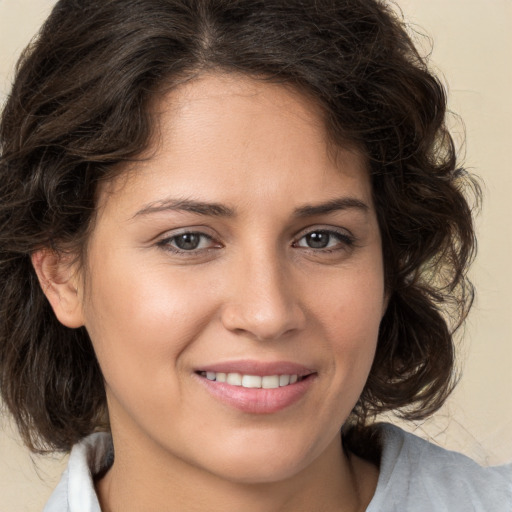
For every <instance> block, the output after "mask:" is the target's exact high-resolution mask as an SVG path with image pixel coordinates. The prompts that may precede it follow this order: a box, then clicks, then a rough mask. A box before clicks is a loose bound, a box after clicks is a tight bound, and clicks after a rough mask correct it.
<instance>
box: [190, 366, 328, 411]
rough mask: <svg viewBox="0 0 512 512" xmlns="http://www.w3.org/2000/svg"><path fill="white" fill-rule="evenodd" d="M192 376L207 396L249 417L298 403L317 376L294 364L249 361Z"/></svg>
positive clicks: (203, 371)
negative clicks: (249, 414)
mask: <svg viewBox="0 0 512 512" xmlns="http://www.w3.org/2000/svg"><path fill="white" fill-rule="evenodd" d="M194 374H195V376H196V378H197V379H198V380H199V382H200V383H201V385H202V386H203V388H204V389H206V391H207V392H208V393H209V394H210V396H212V397H213V398H215V399H216V400H219V401H220V402H221V403H223V404H224V405H228V406H230V407H233V408H235V409H238V410H239V411H242V412H245V413H251V414H270V413H276V412H278V411H281V410H282V409H285V408H287V407H289V406H291V405H292V404H294V403H296V402H299V401H300V400H301V399H302V398H303V397H304V396H306V395H307V394H308V392H309V390H310V389H311V387H312V385H313V383H314V381H315V380H316V377H317V376H318V374H317V372H315V371H312V370H309V369H307V368H305V367H303V366H300V365H296V364H293V363H258V362H252V361H238V362H233V363H224V364H218V365H212V366H209V367H207V368H200V369H198V370H196V371H195V372H194Z"/></svg>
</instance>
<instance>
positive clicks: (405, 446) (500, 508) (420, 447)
mask: <svg viewBox="0 0 512 512" xmlns="http://www.w3.org/2000/svg"><path fill="white" fill-rule="evenodd" d="M378 428H379V430H380V433H381V439H382V457H381V462H380V475H379V481H378V484H377V489H376V492H375V496H374V498H373V500H372V501H371V503H370V505H369V507H368V509H367V512H399V511H407V512H431V511H432V510H435V511H436V512H443V511H450V512H459V511H460V512H471V511H474V512H488V511H491V510H492V511H493V512H510V510H511V509H512V464H511V465H505V466H497V467H482V466H480V465H478V464H477V463H476V462H474V461H473V460H471V459H470V458H469V457H466V456H465V455H462V454H460V453H456V452H452V451H449V450H445V449H443V448H440V447H439V446H436V445H434V444H432V443H429V442H427V441H425V440H423V439H421V438H419V437H417V436H414V435H412V434H409V433H407V432H404V431H403V430H401V429H400V428H398V427H395V426H392V425H387V424H381V425H379V427H378Z"/></svg>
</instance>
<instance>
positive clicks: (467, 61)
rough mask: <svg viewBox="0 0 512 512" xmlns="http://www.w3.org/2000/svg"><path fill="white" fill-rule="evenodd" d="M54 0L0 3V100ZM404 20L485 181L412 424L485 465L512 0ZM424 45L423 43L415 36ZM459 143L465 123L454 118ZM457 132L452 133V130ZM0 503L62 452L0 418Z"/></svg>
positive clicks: (501, 330) (502, 344)
mask: <svg viewBox="0 0 512 512" xmlns="http://www.w3.org/2000/svg"><path fill="white" fill-rule="evenodd" d="M53 3H54V2H53V1H52V0H0V103H2V102H3V100H4V99H5V95H6V94H7V91H8V89H9V83H10V80H11V78H12V72H13V68H14V62H15V60H16V57H17V55H18V54H19V52H20V51H21V49H22V48H23V47H24V45H25V44H26V43H27V42H28V41H29V40H30V38H31V37H32V35H33V34H34V33H35V31H36V30H37V27H38V26H39V25H40V23H41V22H42V21H43V19H44V17H45V15H46V14H47V12H48V10H49V9H50V7H51V6H52V5H53ZM400 5H401V7H402V9H403V12H404V14H405V16H406V18H407V20H408V21H410V22H411V23H413V24H417V25H418V27H421V29H420V30H421V31H422V32H424V33H426V34H428V35H429V36H431V37H432V38H433V39H434V41H435V44H434V50H433V54H432V62H433V63H434V64H435V67H436V69H437V70H438V71H439V72H440V73H441V74H442V75H443V76H444V77H445V82H446V83H447V84H448V89H449V97H450V107H451V109H452V110H453V111H454V112H456V113H458V114H460V115H461V116H462V118H463V120H464V123H465V129H466V138H467V144H466V148H465V150H464V151H465V154H466V160H465V161H466V166H467V167H469V168H470V169H472V170H474V171H475V172H477V173H478V174H479V175H480V176H481V177H482V178H483V181H484V183H485V202H484V209H483V212H482V214H481V215H480V217H479V219H478V230H479V240H480V248H479V255H478V259H477V261H476V264H475V267H474V271H473V279H474V282H475V284H476V285H477V288H478V292H479V294H478V299H477V302H476V306H475V309H474V311H473V313H472V315H471V317H470V320H469V322H468V324H467V327H466V331H465V333H464V340H463V346H462V349H461V350H460V355H461V362H462V363H463V366H464V374H463V378H462V381H461V382H460V385H459V387H458V388H457V390H456V392H455V394H454V395H453V397H452V399H451V400H450V402H449V403H448V404H447V406H446V407H445V409H444V410H443V411H441V412H440V413H439V414H437V415H436V417H435V418H433V419H431V420H428V421H427V422H424V423H423V424H421V425H411V426H409V427H408V428H410V429H412V430H415V431H416V432H418V433H419V434H420V435H424V436H426V437H429V438H431V439H434V441H436V442H438V443H439V444H442V445H443V446H447V447H449V448H453V449H457V450H459V451H463V452H465V453H467V454H469V455H471V456H472V457H474V458H476V459H477V460H478V461H479V462H481V463H484V464H494V463H501V462H505V461H510V460H512V407H511V406H512V378H511V374H510V372H511V366H512V320H511V318H512V295H511V293H510V291H511V290H512V271H511V270H510V264H511V259H512V258H511V257H512V222H511V216H512V206H511V199H512V170H511V169H510V166H511V164H510V163H509V162H510V160H511V156H510V154H511V147H512V101H511V94H512V0H401V1H400ZM423 43H425V40H424V39H423ZM453 126H454V131H455V134H456V136H458V139H459V140H462V132H463V128H462V127H461V125H460V124H458V123H457V122H456V121H454V122H453ZM457 134H458V135H457ZM2 424H3V425H2V426H3V430H2V429H1V428H0V430H2V431H0V482H1V484H0V510H2V511H6V512H7V511H20V512H36V511H39V510H41V509H42V506H43V503H44V502H45V500H46V499H47V497H48V495H49V494H50V492H51V490H52V488H53V486H54V485H55V484H56V482H57V479H58V476H59V475H60V473H61V471H62V469H63V467H64V464H65V459H62V458H60V459H55V460H46V459H40V458H35V459H34V458H31V456H30V455H29V454H28V452H27V451H26V450H25V449H24V448H23V447H22V446H21V445H20V443H19V440H18V439H17V437H16V434H15V432H14V431H13V430H12V428H11V427H10V426H9V424H8V420H7V419H6V418H5V417H4V418H3V422H2Z"/></svg>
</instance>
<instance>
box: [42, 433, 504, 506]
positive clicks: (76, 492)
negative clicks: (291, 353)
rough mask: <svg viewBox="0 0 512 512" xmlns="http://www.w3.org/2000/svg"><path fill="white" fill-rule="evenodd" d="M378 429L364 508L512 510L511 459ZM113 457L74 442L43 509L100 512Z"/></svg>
mask: <svg viewBox="0 0 512 512" xmlns="http://www.w3.org/2000/svg"><path fill="white" fill-rule="evenodd" d="M379 428H381V429H382V440H383V447H382V458H381V462H380V474H379V480H378V483H377V489H376V491H375V496H374V497H373V499H372V501H371V503H370V504H369V505H368V508H367V509H366V512H512V464H508V465H504V466H496V467H488V468H484V467H481V466H479V465H478V464H476V463H475V462H474V461H472V460H471V459H469V458H468V457H466V456H464V455H461V454H459V453H456V452H451V451H448V450H444V449H443V448H440V447H438V446H435V445H433V444H431V443H428V442H427V441H424V440H423V439H420V438H418V437H416V436H414V435H412V434H408V433H406V432H404V431H403V430H401V429H400V428H398V427H395V426H393V425H388V424H382V425H380V427H379ZM112 457H113V451H112V440H111V437H110V435H109V434H92V435H91V436H89V437H87V438H85V439H84V440H83V441H82V442H81V443H79V444H77V445H76V446H74V447H73V450H72V451H71V454H70V457H69V462H68V467H67V469H66V471H65V472H64V474H63V475H62V479H61V481H60V482H59V484H58V486H57V487H56V489H55V491H54V492H53V494H52V496H51V498H50V500H49V501H48V503H47V504H46V507H45V508H44V510H43V512H101V509H100V506H99V502H98V498H97V496H96V493H95V491H94V484H93V475H96V474H98V473H99V472H101V471H103V470H104V469H106V468H107V467H108V466H109V465H110V464H111V463H112Z"/></svg>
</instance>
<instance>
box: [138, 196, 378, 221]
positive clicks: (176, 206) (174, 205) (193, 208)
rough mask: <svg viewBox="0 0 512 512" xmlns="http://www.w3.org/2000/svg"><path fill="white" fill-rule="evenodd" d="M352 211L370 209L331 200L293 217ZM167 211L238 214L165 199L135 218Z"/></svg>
mask: <svg viewBox="0 0 512 512" xmlns="http://www.w3.org/2000/svg"><path fill="white" fill-rule="evenodd" d="M350 209H356V210H360V211H362V212H364V213H366V212H368V210H369V209H370V208H369V206H368V205H367V204H366V203H364V202H363V201H361V200H359V199H356V198H354V197H341V198H336V199H331V200H330V201H327V202H325V203H320V204H311V205H304V206H300V207H299V208H296V209H295V211H294V213H293V216H294V217H297V218H303V217H314V216H316V215H326V214H329V213H333V212H336V211H340V210H350ZM165 211H183V212H190V213H195V214H198V215H205V216H209V217H235V216H236V212H235V210H234V209H233V208H230V207H229V206H226V205H223V204H220V203H209V202H205V201H195V200H191V199H165V200H162V201H155V202H152V203H149V204H147V205H146V206H144V207H143V208H142V209H140V210H139V211H138V212H137V213H136V214H135V215H134V216H133V218H135V217H138V216H142V215H148V214H151V213H159V212H165Z"/></svg>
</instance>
